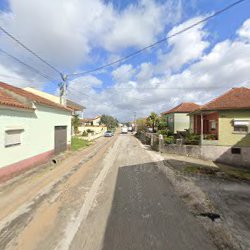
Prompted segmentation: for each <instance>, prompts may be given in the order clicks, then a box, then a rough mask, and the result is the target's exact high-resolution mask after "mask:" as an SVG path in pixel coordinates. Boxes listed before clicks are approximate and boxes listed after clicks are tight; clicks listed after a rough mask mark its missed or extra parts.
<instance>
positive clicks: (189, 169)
mask: <svg viewBox="0 0 250 250" xmlns="http://www.w3.org/2000/svg"><path fill="white" fill-rule="evenodd" d="M218 167H219V168H213V167H207V166H199V165H197V166H195V165H188V166H186V167H185V168H184V169H183V171H184V172H185V173H188V174H204V175H214V176H219V175H217V174H222V175H221V176H223V177H228V178H234V179H239V180H249V181H250V170H248V169H242V168H237V167H228V166H223V165H219V166H218Z"/></svg>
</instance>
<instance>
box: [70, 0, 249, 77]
mask: <svg viewBox="0 0 250 250" xmlns="http://www.w3.org/2000/svg"><path fill="white" fill-rule="evenodd" d="M245 1H246V0H239V1H236V2H234V3H232V4H230V5H228V6H226V7H225V8H223V9H221V10H218V11H216V12H215V13H214V14H212V15H210V16H208V17H206V18H203V19H202V20H200V21H198V22H196V23H194V24H192V25H190V26H188V27H186V28H184V29H182V30H180V31H178V32H175V33H174V34H172V35H170V36H167V37H166V38H163V39H161V40H159V41H157V42H155V43H153V44H150V45H148V46H146V47H143V48H142V49H140V50H137V51H135V52H133V53H131V54H128V55H127V56H125V57H122V58H120V59H118V60H116V61H113V62H111V63H108V64H104V65H102V66H100V67H97V68H94V69H91V70H87V71H84V72H79V73H73V74H69V75H68V76H78V75H83V74H89V73H92V72H95V71H98V70H101V69H104V68H107V67H110V66H112V65H114V64H118V63H120V62H124V61H126V60H128V59H129V58H131V57H134V56H136V55H138V54H140V53H142V52H144V51H145V50H147V49H150V48H153V47H155V46H157V45H159V44H161V43H163V42H165V41H167V40H168V39H170V38H173V37H175V36H177V35H180V34H182V33H184V32H186V31H188V30H190V29H192V28H194V27H196V26H198V25H200V24H201V23H204V22H206V21H208V20H210V19H212V18H214V17H216V16H218V15H220V14H222V13H223V12H226V11H227V10H229V9H231V8H233V7H234V6H236V5H238V4H240V3H242V2H245Z"/></svg>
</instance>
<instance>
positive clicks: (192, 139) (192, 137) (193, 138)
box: [184, 133, 201, 145]
mask: <svg viewBox="0 0 250 250" xmlns="http://www.w3.org/2000/svg"><path fill="white" fill-rule="evenodd" d="M200 138H201V137H200V135H196V134H191V133H188V134H187V137H186V138H185V139H184V141H185V144H186V145H199V144H200Z"/></svg>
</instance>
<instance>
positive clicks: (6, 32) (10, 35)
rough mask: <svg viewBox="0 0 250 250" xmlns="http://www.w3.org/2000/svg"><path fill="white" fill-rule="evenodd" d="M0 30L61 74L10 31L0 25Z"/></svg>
mask: <svg viewBox="0 0 250 250" xmlns="http://www.w3.org/2000/svg"><path fill="white" fill-rule="evenodd" d="M0 30H1V31H2V32H3V33H5V34H6V35H7V36H9V37H10V38H11V39H12V40H14V41H15V42H16V43H18V44H19V45H20V46H21V47H22V48H24V49H25V50H27V51H28V52H29V53H31V54H32V55H33V56H35V57H36V58H38V59H39V60H40V61H42V62H43V63H45V64H46V65H47V66H49V67H50V68H51V69H53V70H54V71H56V72H57V73H59V74H60V76H61V75H62V73H61V72H60V71H59V70H58V69H57V68H56V67H54V66H53V65H52V64H50V63H48V62H47V61H46V60H45V59H43V58H42V57H40V56H39V55H38V54H37V53H35V52H34V51H33V50H31V49H30V48H28V47H27V46H26V45H24V44H23V43H22V42H21V41H19V40H18V39H17V38H15V37H14V36H13V35H12V34H10V32H8V31H7V30H6V29H5V28H3V27H2V26H1V25H0Z"/></svg>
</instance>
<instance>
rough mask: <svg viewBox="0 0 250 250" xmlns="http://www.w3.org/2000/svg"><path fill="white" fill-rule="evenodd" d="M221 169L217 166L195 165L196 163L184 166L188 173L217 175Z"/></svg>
mask: <svg viewBox="0 0 250 250" xmlns="http://www.w3.org/2000/svg"><path fill="white" fill-rule="evenodd" d="M218 171H219V169H217V168H213V167H207V166H199V165H197V166H195V165H188V166H186V167H185V168H184V172H186V173H188V174H206V175H216V173H217V172H218Z"/></svg>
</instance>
